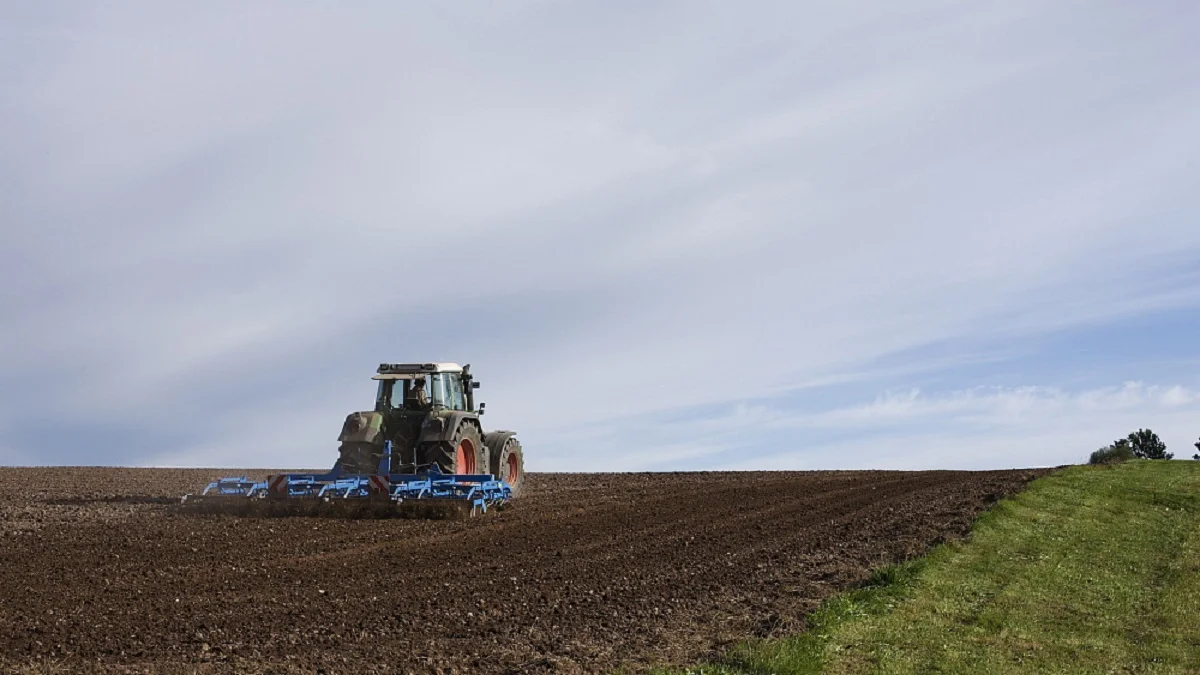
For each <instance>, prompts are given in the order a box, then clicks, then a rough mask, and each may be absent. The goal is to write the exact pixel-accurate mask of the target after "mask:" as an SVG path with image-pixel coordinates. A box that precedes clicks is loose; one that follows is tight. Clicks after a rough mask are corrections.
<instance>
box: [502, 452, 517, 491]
mask: <svg viewBox="0 0 1200 675" xmlns="http://www.w3.org/2000/svg"><path fill="white" fill-rule="evenodd" d="M517 460H518V457H517V453H515V452H512V453H509V455H508V467H507V468H508V476H507V477H506V478H505V479H504V480H505V482H507V483H508V484H509V485H512V484H513V483H516V482H517V476H519V475H520V472H521V467H520V462H519V461H517Z"/></svg>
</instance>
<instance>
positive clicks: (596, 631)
mask: <svg viewBox="0 0 1200 675" xmlns="http://www.w3.org/2000/svg"><path fill="white" fill-rule="evenodd" d="M261 473H262V472H260V473H259V474H252V475H261ZM1040 473H1041V472H1040V471H995V472H949V471H937V472H912V473H909V472H865V471H860V472H834V471H830V472H789V473H734V474H713V473H680V474H533V475H531V476H530V477H529V479H528V481H527V483H526V487H527V491H526V493H525V494H524V495H523V496H522V497H521V498H520V499H519V500H517V501H516V502H515V503H514V504H513V505H512V506H511V507H510V508H508V509H505V510H503V511H501V512H498V513H490V514H487V515H486V516H483V517H478V518H473V519H467V520H458V521H444V520H442V521H420V520H400V519H392V520H344V519H328V518H320V519H316V518H242V517H232V516H211V515H208V516H196V515H186V514H182V513H180V511H179V509H178V507H177V506H176V504H175V501H176V499H175V498H177V497H178V496H179V495H180V494H183V493H185V492H192V491H196V490H197V488H199V487H202V486H203V484H204V483H205V482H207V481H208V480H209V479H211V478H213V477H215V476H217V475H227V474H228V472H222V471H220V470H196V469H191V470H166V469H51V468H46V469H0V533H2V534H0V670H8V669H25V668H29V669H30V670H31V671H32V672H41V671H43V670H45V671H52V672H53V671H56V670H57V671H59V672H79V671H89V670H102V671H120V672H125V671H128V672H200V673H206V672H226V671H236V672H317V671H320V670H323V671H325V672H414V673H425V672H443V673H445V672H463V673H475V672H479V673H527V672H568V673H594V672H606V671H611V670H613V669H615V668H618V667H623V668H625V669H626V670H631V671H638V670H641V669H644V668H645V667H647V666H648V665H651V664H662V663H682V662H690V661H694V660H696V659H701V658H704V657H705V656H708V655H711V654H712V653H713V652H714V650H719V649H721V648H722V647H725V646H728V645H729V644H731V643H733V642H736V641H739V640H742V639H745V638H747V637H750V636H755V635H769V634H775V633H779V632H786V631H794V630H799V629H801V628H802V626H803V624H802V618H803V615H804V613H805V612H806V611H808V610H811V609H812V608H813V607H815V606H816V605H817V604H818V603H819V602H820V601H821V600H822V599H823V598H825V597H826V596H828V595H830V594H831V593H834V592H836V591H839V590H842V589H845V588H848V587H851V586H853V585H854V584H857V583H860V582H861V581H862V580H863V579H865V578H866V577H867V576H868V575H869V574H870V571H871V570H872V569H873V568H876V567H879V566H881V565H885V564H888V563H891V562H895V561H899V560H901V559H903V558H907V557H912V556H916V555H920V554H921V553H923V552H924V551H926V550H927V549H928V548H929V547H930V546H932V545H933V544H936V543H938V542H941V541H943V540H946V539H948V538H954V537H959V536H961V535H963V534H964V533H965V532H966V531H967V529H968V526H969V524H970V523H971V521H972V520H973V518H974V517H975V516H976V515H977V513H978V512H979V511H980V510H981V509H984V508H986V507H987V505H988V504H990V503H991V502H993V501H995V500H996V499H998V498H999V497H1001V496H1004V495H1007V494H1009V493H1011V492H1013V491H1015V490H1018V489H1019V488H1020V487H1021V486H1022V485H1024V484H1025V483H1026V482H1027V481H1028V480H1030V479H1032V478H1034V477H1036V476H1037V475H1040Z"/></svg>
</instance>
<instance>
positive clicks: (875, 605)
mask: <svg viewBox="0 0 1200 675" xmlns="http://www.w3.org/2000/svg"><path fill="white" fill-rule="evenodd" d="M808 624H809V629H808V631H807V632H805V633H803V634H801V635H798V636H795V637H791V638H785V639H782V640H771V641H760V642H751V643H747V644H745V645H742V646H741V647H739V648H737V649H735V650H733V651H732V652H731V653H730V654H729V655H727V657H726V658H725V659H723V660H722V661H721V662H720V663H717V664H712V665H705V666H698V667H693V668H689V669H685V670H674V671H664V672H669V673H676V674H679V673H688V674H689V675H765V674H768V673H770V674H772V675H789V674H803V673H838V674H843V673H887V674H889V675H890V674H896V675H899V674H902V673H904V674H907V673H913V674H916V673H1030V672H1034V673H1200V462H1183V461H1175V462H1165V461H1135V462H1128V463H1125V464H1119V465H1115V466H1097V467H1089V466H1078V467H1071V468H1068V469H1065V470H1062V471H1059V472H1056V473H1054V474H1051V475H1049V476H1047V477H1044V478H1041V479H1039V480H1037V481H1035V482H1034V483H1032V484H1031V485H1030V486H1029V488H1028V489H1026V490H1025V491H1024V492H1022V493H1020V494H1018V495H1016V496H1015V497H1013V498H1011V499H1006V500H1004V501H1002V502H1000V503H999V504H997V505H996V507H995V508H993V509H992V510H991V511H989V512H987V513H985V514H984V515H983V516H982V517H981V518H980V519H979V520H978V521H977V522H976V524H975V527H974V529H973V531H972V535H971V537H970V538H969V540H967V541H966V542H964V543H958V544H949V545H946V546H942V547H939V548H937V549H936V550H934V551H933V552H932V553H931V554H930V555H929V556H927V557H925V558H923V559H921V560H918V561H914V562H910V563H906V564H904V565H901V566H898V567H894V568H890V569H888V570H885V571H883V572H881V573H879V574H877V575H876V577H875V578H874V579H873V580H872V583H871V584H869V585H868V586H867V587H865V588H862V589H859V590H856V591H853V592H851V593H848V594H844V595H842V596H838V597H836V598H833V599H832V600H830V601H829V602H827V603H825V605H823V606H822V607H821V608H820V609H819V610H818V611H817V612H815V613H814V614H813V615H812V616H811V617H810V618H809V620H808Z"/></svg>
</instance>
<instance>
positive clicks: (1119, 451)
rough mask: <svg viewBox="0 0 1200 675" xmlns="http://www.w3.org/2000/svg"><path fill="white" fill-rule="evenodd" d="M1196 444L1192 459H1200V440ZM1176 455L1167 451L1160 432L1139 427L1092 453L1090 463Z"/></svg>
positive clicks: (1163, 457) (1167, 457) (1111, 462)
mask: <svg viewBox="0 0 1200 675" xmlns="http://www.w3.org/2000/svg"><path fill="white" fill-rule="evenodd" d="M1192 445H1194V446H1196V451H1197V452H1196V454H1194V455H1192V459H1195V460H1200V441H1196V442H1195V443H1193V444H1192ZM1174 457H1175V455H1174V454H1173V453H1170V452H1167V444H1166V443H1163V442H1162V439H1161V438H1159V437H1158V434H1156V433H1154V432H1153V431H1151V430H1149V429H1138V430H1137V431H1134V432H1132V433H1130V434H1129V435H1128V436H1126V437H1125V438H1118V439H1117V440H1115V441H1113V442H1112V443H1109V444H1108V445H1106V446H1104V447H1103V448H1100V449H1099V450H1097V451H1095V452H1093V453H1092V456H1091V458H1090V459H1089V460H1088V463H1089V464H1114V463H1116V462H1124V461H1127V460H1130V459H1172V458H1174Z"/></svg>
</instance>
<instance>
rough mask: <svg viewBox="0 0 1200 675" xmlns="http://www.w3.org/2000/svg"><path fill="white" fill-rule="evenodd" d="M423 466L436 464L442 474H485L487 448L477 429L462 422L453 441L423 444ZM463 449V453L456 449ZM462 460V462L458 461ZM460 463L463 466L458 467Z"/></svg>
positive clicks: (468, 423)
mask: <svg viewBox="0 0 1200 675" xmlns="http://www.w3.org/2000/svg"><path fill="white" fill-rule="evenodd" d="M464 446H465V447H464ZM423 447H424V452H423V453H422V455H423V456H424V459H422V460H421V462H422V463H423V464H426V465H432V464H436V465H437V467H438V469H440V470H441V472H442V473H476V474H477V473H486V472H487V467H488V454H487V446H485V445H484V444H483V438H482V437H481V436H480V435H479V427H477V426H475V425H474V424H472V423H470V422H466V421H464V422H463V423H462V424H459V425H458V431H456V432H454V439H453V440H451V441H450V442H449V443H446V442H436V443H425V444H423ZM460 447H463V452H462V453H459V452H458V449H459V448H460ZM460 460H462V461H460ZM460 463H463V464H465V466H459V464H460Z"/></svg>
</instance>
